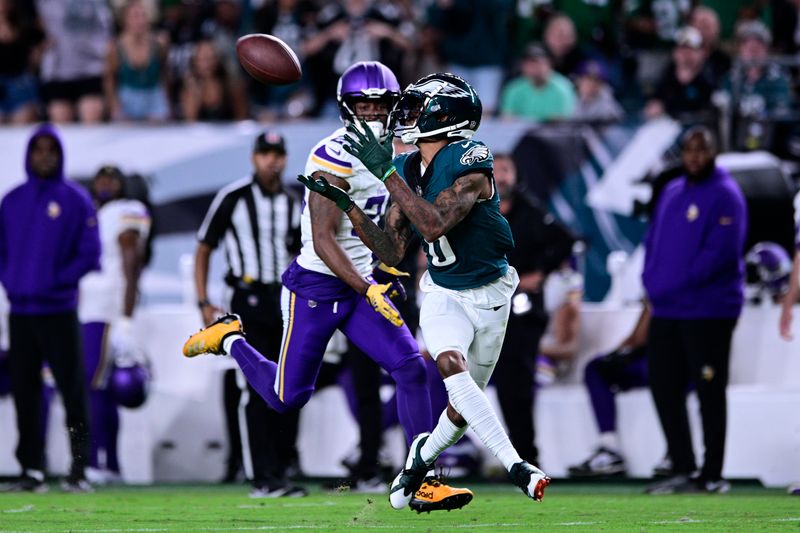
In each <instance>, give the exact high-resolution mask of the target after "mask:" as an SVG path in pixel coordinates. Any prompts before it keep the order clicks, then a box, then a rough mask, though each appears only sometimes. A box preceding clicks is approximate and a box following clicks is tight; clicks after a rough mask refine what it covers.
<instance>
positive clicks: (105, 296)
mask: <svg viewBox="0 0 800 533" xmlns="http://www.w3.org/2000/svg"><path fill="white" fill-rule="evenodd" d="M97 224H98V229H99V231H100V244H101V247H102V254H101V256H100V268H101V270H100V271H99V272H90V273H88V274H87V275H86V276H84V277H83V279H81V283H80V303H79V305H78V316H79V318H80V320H81V322H113V321H114V320H115V319H116V318H118V317H120V316H122V311H123V309H122V306H123V297H124V294H125V274H124V273H123V271H122V250H121V249H120V245H119V236H120V235H121V234H122V233H124V232H125V231H128V230H134V231H137V232H138V233H139V235H140V237H141V242H144V241H145V240H146V239H147V235H148V234H149V233H150V214H149V213H148V211H147V208H146V207H145V206H144V204H142V203H141V202H139V201H137V200H113V201H111V202H108V203H107V204H105V205H104V206H102V207H101V208H100V209H98V210H97Z"/></svg>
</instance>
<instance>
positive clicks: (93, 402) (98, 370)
mask: <svg viewBox="0 0 800 533" xmlns="http://www.w3.org/2000/svg"><path fill="white" fill-rule="evenodd" d="M81 327H82V330H83V347H84V357H85V369H86V383H87V384H88V385H89V387H88V388H89V437H90V439H91V455H90V458H89V464H90V466H93V467H95V468H105V469H108V470H111V471H112V472H119V460H118V459H117V435H118V433H119V413H118V412H117V404H116V403H115V402H114V400H113V399H112V398H111V394H110V393H109V392H108V391H107V390H106V381H107V378H108V374H109V372H110V371H111V365H112V364H113V362H112V361H111V360H110V359H109V357H108V354H107V349H106V337H107V335H108V330H109V328H108V324H107V323H105V322H88V323H86V324H83V325H82V326H81ZM101 454H103V455H105V461H101V460H100V459H101V457H100V456H101Z"/></svg>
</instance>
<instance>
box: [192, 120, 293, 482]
mask: <svg viewBox="0 0 800 533" xmlns="http://www.w3.org/2000/svg"><path fill="white" fill-rule="evenodd" d="M252 162H253V174H252V175H250V176H246V177H244V178H242V179H241V180H239V181H236V182H234V183H231V184H230V185H228V186H227V187H225V188H223V189H222V190H221V191H220V192H219V193H218V194H217V196H216V197H215V198H214V201H213V202H212V204H211V207H210V208H209V210H208V213H207V214H206V217H205V219H204V220H203V224H202V226H201V227H200V231H199V233H198V241H199V242H198V245H197V253H196V256H195V285H196V288H197V295H198V299H199V301H198V306H199V307H200V311H201V312H202V314H203V321H204V322H205V323H206V324H208V323H210V322H212V321H213V320H214V319H215V318H216V316H217V315H219V314H221V313H222V312H223V310H222V309H221V308H219V307H216V306H214V305H212V304H211V302H210V301H209V300H208V293H207V282H208V264H209V257H210V255H211V252H212V251H213V250H214V249H215V248H216V247H217V246H218V245H219V244H220V242H222V243H223V244H224V248H225V256H226V259H227V263H228V272H227V274H226V276H225V282H226V284H227V285H228V286H229V287H230V288H231V289H232V296H231V300H230V311H231V312H233V313H236V314H238V315H240V316H241V317H242V319H243V320H244V322H245V323H246V324H247V326H248V327H247V340H248V342H249V343H250V344H251V345H253V347H255V348H256V349H257V350H258V351H259V352H261V353H263V354H265V356H266V357H270V358H273V359H274V360H275V361H277V359H278V354H279V352H280V345H281V335H282V332H283V322H282V318H281V307H280V293H281V284H280V280H281V278H280V277H281V274H283V271H284V270H285V269H286V267H287V266H288V265H289V262H290V261H291V260H292V258H293V257H294V255H295V254H296V253H297V251H298V250H299V248H300V205H301V200H300V199H299V198H298V197H296V196H295V195H294V194H292V193H291V191H289V190H287V189H284V188H283V186H282V184H281V176H282V174H283V171H284V169H285V167H286V147H285V143H284V140H283V137H281V136H280V135H279V134H277V133H275V132H265V133H262V134H260V135H259V136H258V137H256V140H255V144H254V146H253V155H252ZM240 378H241V376H240ZM237 382H238V384H239V386H240V387H241V394H242V396H241V399H238V400H237V398H236V395H235V394H234V395H231V394H230V392H231V389H232V388H233V387H232V386H231V385H232V383H231V380H230V379H229V378H228V379H226V404H227V405H231V404H234V405H235V403H236V402H238V404H239V409H240V411H241V409H242V408H244V412H245V418H246V421H247V423H246V424H245V425H241V427H239V432H240V434H241V448H242V454H241V457H242V461H243V466H244V470H245V473H246V474H247V477H248V478H249V479H250V480H251V482H252V484H253V491H252V492H251V496H252V497H276V496H304V495H305V494H306V492H305V490H304V489H302V488H300V487H293V486H291V485H289V483H288V481H287V479H286V473H287V466H288V465H290V464H293V463H296V461H297V451H296V446H295V442H296V439H297V416H298V415H297V413H288V414H285V415H280V414H278V413H277V412H275V411H273V410H271V409H270V408H269V407H268V406H267V405H266V403H265V402H264V400H263V399H262V398H261V396H259V395H258V394H256V392H255V391H254V390H253V389H252V388H251V387H250V386H249V385H247V384H246V381H245V380H244V379H237ZM234 390H235V389H234ZM228 418H229V420H228V423H229V426H237V425H239V424H238V420H241V416H240V417H239V418H238V420H237V417H236V416H235V415H232V414H231V413H229V415H228ZM231 440H232V442H231V446H232V449H235V446H236V444H237V443H236V442H235V438H232V439H231ZM233 455H234V456H235V455H236V454H233ZM236 459H238V458H234V461H233V462H236ZM230 466H231V465H229V468H230ZM233 470H236V468H235V467H234V468H233Z"/></svg>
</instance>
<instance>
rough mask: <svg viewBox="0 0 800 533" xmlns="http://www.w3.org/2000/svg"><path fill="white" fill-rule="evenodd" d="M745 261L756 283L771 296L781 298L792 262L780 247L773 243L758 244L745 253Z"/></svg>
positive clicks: (787, 284) (787, 282) (787, 281)
mask: <svg viewBox="0 0 800 533" xmlns="http://www.w3.org/2000/svg"><path fill="white" fill-rule="evenodd" d="M746 259H747V265H748V267H750V268H751V269H752V271H753V272H754V273H755V276H756V278H757V279H758V283H759V284H760V285H761V286H762V287H764V288H765V289H766V290H767V291H769V292H770V293H771V294H772V296H781V295H782V294H783V293H784V292H786V289H787V288H788V286H789V276H790V274H791V272H792V260H791V258H790V257H789V254H788V253H786V250H784V249H783V247H782V246H780V245H779V244H776V243H774V242H766V241H765V242H759V243H758V244H756V245H755V246H753V247H752V248H751V249H750V251H749V252H747V258H746Z"/></svg>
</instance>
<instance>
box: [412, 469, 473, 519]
mask: <svg viewBox="0 0 800 533" xmlns="http://www.w3.org/2000/svg"><path fill="white" fill-rule="evenodd" d="M471 501H472V491H471V490H469V489H460V488H455V487H451V486H450V485H447V484H446V483H444V482H442V480H441V479H439V478H438V477H434V476H429V477H426V478H425V481H424V482H423V483H422V486H421V487H420V488H419V490H418V491H417V492H416V493H415V494H414V498H412V499H411V503H409V504H408V506H409V507H411V508H412V509H413V510H415V511H416V512H417V513H426V512H427V513H430V512H431V511H452V510H453V509H461V508H462V507H464V506H465V505H467V504H468V503H469V502H471Z"/></svg>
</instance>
